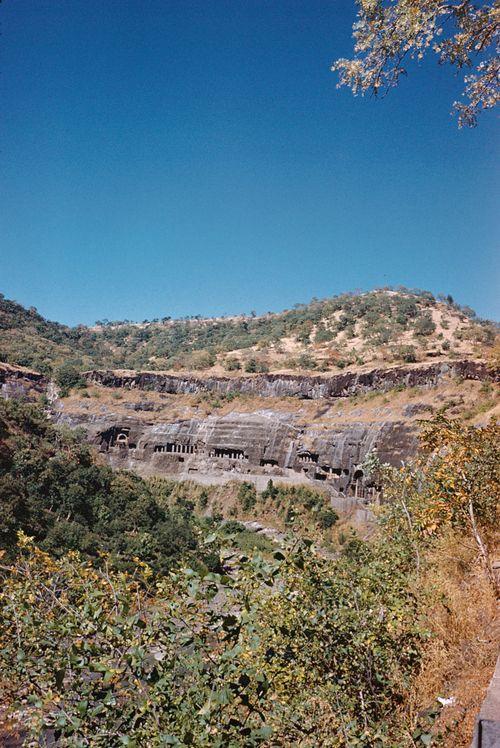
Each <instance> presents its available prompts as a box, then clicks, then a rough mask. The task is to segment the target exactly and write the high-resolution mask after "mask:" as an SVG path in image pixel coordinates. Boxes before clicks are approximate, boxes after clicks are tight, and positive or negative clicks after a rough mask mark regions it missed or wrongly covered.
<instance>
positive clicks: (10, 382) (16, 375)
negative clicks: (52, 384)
mask: <svg viewBox="0 0 500 748" xmlns="http://www.w3.org/2000/svg"><path fill="white" fill-rule="evenodd" d="M47 385H48V382H47V380H46V379H45V377H44V376H43V375H42V374H40V373H39V372H37V371H32V370H31V369H26V368H24V367H23V366H12V365H11V364H6V363H0V397H3V398H5V399H6V400H11V399H15V398H19V397H23V398H28V399H30V398H31V397H32V396H33V395H37V394H40V393H42V392H44V391H45V390H46V388H47Z"/></svg>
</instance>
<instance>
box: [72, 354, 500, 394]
mask: <svg viewBox="0 0 500 748" xmlns="http://www.w3.org/2000/svg"><path fill="white" fill-rule="evenodd" d="M445 376H451V377H456V378H460V379H476V380H478V379H479V380H494V381H498V380H499V372H498V370H492V369H490V368H488V367H487V365H486V364H485V363H483V362H481V361H449V362H445V363H443V362H441V363H434V364H429V365H427V366H419V367H413V368H410V367H404V366H399V367H395V368H392V369H373V370H371V371H368V372H354V371H353V372H350V371H349V372H345V373H343V374H337V375H335V376H332V377H324V376H300V375H296V376H295V375H290V374H288V375H287V374H259V375H256V376H244V377H208V378H206V379H202V378H198V377H191V376H174V375H170V374H161V373H156V372H139V373H135V372H128V373H127V372H125V373H118V372H114V371H109V370H108V371H88V372H85V374H84V377H85V379H86V381H87V382H88V383H89V384H90V383H94V384H100V385H102V386H104V387H126V388H130V389H132V388H138V389H142V390H152V391H156V392H165V393H170V394H192V393H198V392H214V393H218V394H221V395H226V394H229V393H237V392H238V393H243V394H250V395H254V396H259V397H299V398H304V399H310V400H318V399H322V398H334V397H349V396H352V395H357V394H360V393H364V392H369V391H375V390H377V391H384V390H389V389H393V388H395V387H400V386H401V387H417V386H429V387H432V386H435V385H437V384H438V383H439V382H440V381H441V380H442V379H443V377H445Z"/></svg>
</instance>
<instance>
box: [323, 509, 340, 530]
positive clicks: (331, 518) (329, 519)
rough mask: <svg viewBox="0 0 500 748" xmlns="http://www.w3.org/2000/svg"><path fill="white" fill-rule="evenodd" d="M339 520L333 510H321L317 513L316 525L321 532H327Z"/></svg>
mask: <svg viewBox="0 0 500 748" xmlns="http://www.w3.org/2000/svg"><path fill="white" fill-rule="evenodd" d="M338 519H339V515H338V514H337V512H335V511H334V510H333V509H329V508H327V509H321V510H320V512H319V513H318V525H319V526H320V527H321V528H322V529H323V530H328V529H329V528H330V527H333V526H334V525H335V524H336V523H337V522H338Z"/></svg>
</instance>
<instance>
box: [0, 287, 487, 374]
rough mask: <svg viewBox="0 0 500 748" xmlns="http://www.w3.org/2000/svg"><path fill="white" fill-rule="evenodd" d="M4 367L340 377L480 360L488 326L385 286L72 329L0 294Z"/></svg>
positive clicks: (445, 301)
mask: <svg viewBox="0 0 500 748" xmlns="http://www.w3.org/2000/svg"><path fill="white" fill-rule="evenodd" d="M0 330H1V331H2V333H1V335H2V337H1V343H0V360H2V361H5V362H7V363H11V364H19V365H22V366H29V367H32V368H35V369H37V370H39V371H42V372H44V373H50V372H51V371H53V370H54V369H55V368H57V367H58V366H60V365H61V364H62V363H66V364H67V363H68V362H69V363H72V364H73V365H75V366H76V367H78V368H79V369H89V368H95V367H104V368H127V369H151V370H156V371H192V370H196V371H208V372H210V373H222V372H228V371H229V372H238V371H240V370H244V371H246V372H248V373H257V372H266V371H294V370H302V371H308V370H309V371H314V370H316V371H337V370H342V369H344V368H346V367H348V366H353V365H354V366H357V367H362V366H363V365H364V364H369V365H373V364H377V365H379V364H382V365H383V364H392V363H414V362H419V361H424V360H427V359H429V358H433V359H439V358H450V357H451V358H453V357H469V356H471V357H481V356H484V355H488V353H489V352H491V346H492V344H493V342H494V340H495V335H496V332H497V328H496V325H495V324H494V323H492V322H489V321H485V320H481V319H479V318H478V317H477V316H476V314H475V312H474V311H473V310H472V309H470V308H468V307H462V306H460V305H459V304H457V303H455V302H454V301H453V299H452V298H451V297H450V296H448V297H440V298H435V297H434V296H433V295H432V294H431V293H430V292H427V291H418V290H408V289H403V288H400V289H398V290H391V289H382V290H375V291H370V292H367V293H362V294H349V293H348V294H343V295H341V296H336V297H333V298H329V299H325V300H317V299H313V300H312V301H311V302H310V303H309V304H297V305H295V307H294V308H293V309H291V310H285V311H283V312H280V313H276V314H271V313H269V314H266V315H263V316H252V315H250V316H238V317H228V318H212V319H203V318H189V319H181V320H172V319H170V318H169V317H165V318H163V319H161V320H160V319H156V320H152V321H147V320H145V321H144V322H142V323H133V322H129V321H125V322H107V321H106V322H100V323H96V325H95V326H94V327H86V326H84V325H79V326H78V327H73V328H71V327H67V326H65V325H61V324H59V323H57V322H50V321H48V320H46V319H44V317H42V316H41V315H40V314H39V313H38V312H37V310H36V309H34V308H33V307H31V308H30V309H25V308H24V307H23V306H21V305H20V304H18V303H16V302H14V301H10V300H8V299H6V298H5V297H3V296H0Z"/></svg>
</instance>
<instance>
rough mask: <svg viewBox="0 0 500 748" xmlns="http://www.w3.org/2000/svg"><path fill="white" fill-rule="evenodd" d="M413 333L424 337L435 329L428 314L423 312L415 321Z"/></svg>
mask: <svg viewBox="0 0 500 748" xmlns="http://www.w3.org/2000/svg"><path fill="white" fill-rule="evenodd" d="M414 329H415V335H418V336H420V337H426V336H428V335H432V333H433V332H435V330H436V325H435V324H434V322H433V321H432V317H431V316H430V314H423V315H422V316H421V317H419V318H418V319H417V321H416V322H415V328H414Z"/></svg>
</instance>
